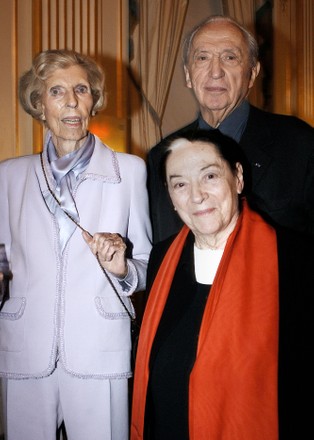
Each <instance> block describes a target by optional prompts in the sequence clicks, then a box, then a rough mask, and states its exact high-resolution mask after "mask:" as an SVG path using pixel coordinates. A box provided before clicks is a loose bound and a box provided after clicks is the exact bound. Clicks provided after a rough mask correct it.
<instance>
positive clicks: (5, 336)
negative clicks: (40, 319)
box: [0, 297, 26, 352]
mask: <svg viewBox="0 0 314 440" xmlns="http://www.w3.org/2000/svg"><path fill="white" fill-rule="evenodd" d="M25 306H26V299H25V298H19V297H13V298H10V299H8V300H7V301H6V302H5V303H4V305H3V307H2V309H1V312H0V350H1V351H12V352H14V351H21V350H22V346H23V341H24V319H21V318H22V317H23V314H24V310H25Z"/></svg>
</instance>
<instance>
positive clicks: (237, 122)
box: [198, 100, 250, 142]
mask: <svg viewBox="0 0 314 440" xmlns="http://www.w3.org/2000/svg"><path fill="white" fill-rule="evenodd" d="M249 111H250V104H249V103H248V101H247V100H245V101H243V102H242V104H241V105H239V107H237V108H236V109H235V110H233V112H232V113H230V115H229V116H228V117H227V118H226V119H224V120H223V121H222V122H221V124H220V125H219V127H218V129H219V130H220V131H221V132H222V133H223V134H225V135H226V136H229V137H231V138H232V139H234V140H235V141H237V142H239V141H240V139H241V137H242V134H243V132H244V130H245V127H246V123H247V120H248V117H249ZM198 125H199V128H201V129H205V130H213V129H214V128H213V127H211V126H210V125H209V124H207V122H205V121H204V119H203V118H202V115H201V114H200V115H199V117H198Z"/></svg>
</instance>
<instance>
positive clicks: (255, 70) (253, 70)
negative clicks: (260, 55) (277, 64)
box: [249, 61, 261, 89]
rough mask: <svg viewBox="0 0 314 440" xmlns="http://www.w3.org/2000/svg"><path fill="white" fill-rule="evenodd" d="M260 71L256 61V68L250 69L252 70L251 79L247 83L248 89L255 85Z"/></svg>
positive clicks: (258, 63) (259, 65)
mask: <svg viewBox="0 0 314 440" xmlns="http://www.w3.org/2000/svg"><path fill="white" fill-rule="evenodd" d="M260 69H261V64H260V62H259V61H257V63H256V66H254V67H252V69H251V78H250V82H249V89H251V88H252V87H253V84H254V83H255V80H256V78H257V77H258V74H259V71H260Z"/></svg>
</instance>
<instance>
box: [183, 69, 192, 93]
mask: <svg viewBox="0 0 314 440" xmlns="http://www.w3.org/2000/svg"><path fill="white" fill-rule="evenodd" d="M183 68H184V73H185V83H186V86H187V87H188V88H189V89H191V88H192V81H191V78H190V72H189V69H188V68H187V67H186V66H183Z"/></svg>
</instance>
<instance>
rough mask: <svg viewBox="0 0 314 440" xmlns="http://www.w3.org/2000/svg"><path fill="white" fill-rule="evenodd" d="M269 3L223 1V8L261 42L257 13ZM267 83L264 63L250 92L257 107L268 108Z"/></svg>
mask: <svg viewBox="0 0 314 440" xmlns="http://www.w3.org/2000/svg"><path fill="white" fill-rule="evenodd" d="M266 3H268V1H267V0H246V1H243V0H222V6H223V11H224V14H226V15H230V16H231V17H233V18H235V19H236V20H237V21H238V22H239V23H240V24H242V25H243V26H244V27H246V28H247V29H248V30H249V31H250V32H252V34H253V35H255V37H257V41H258V42H259V38H258V36H257V35H256V34H257V32H256V26H255V23H256V13H257V11H259V10H261V9H262V8H263V6H265V4H266ZM264 83H265V73H264V71H263V63H262V70H261V72H260V74H259V76H258V77H257V79H256V80H255V85H254V87H253V88H252V89H251V90H250V95H249V100H250V102H251V103H252V104H254V105H256V106H257V107H261V108H265V109H266V108H267V107H268V103H267V102H266V101H267V96H266V97H265V94H267V93H269V92H268V91H266V92H265V90H264V88H265V86H264Z"/></svg>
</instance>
